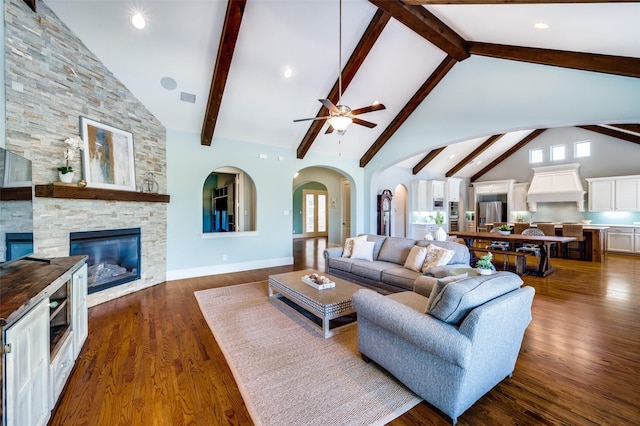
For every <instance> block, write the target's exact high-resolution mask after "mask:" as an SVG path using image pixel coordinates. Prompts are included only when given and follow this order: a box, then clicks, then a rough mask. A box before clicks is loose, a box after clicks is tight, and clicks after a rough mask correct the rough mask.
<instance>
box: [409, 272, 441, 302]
mask: <svg viewBox="0 0 640 426" xmlns="http://www.w3.org/2000/svg"><path fill="white" fill-rule="evenodd" d="M436 284H438V279H437V278H435V277H430V276H428V275H420V276H419V277H418V278H416V280H415V281H414V282H413V291H414V292H416V293H418V294H421V295H423V296H424V297H429V296H431V290H433V286H434V285H436Z"/></svg>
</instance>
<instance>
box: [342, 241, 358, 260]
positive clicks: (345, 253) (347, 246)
mask: <svg viewBox="0 0 640 426" xmlns="http://www.w3.org/2000/svg"><path fill="white" fill-rule="evenodd" d="M353 240H355V238H347V239H346V240H344V248H343V249H342V257H351V251H352V250H353Z"/></svg>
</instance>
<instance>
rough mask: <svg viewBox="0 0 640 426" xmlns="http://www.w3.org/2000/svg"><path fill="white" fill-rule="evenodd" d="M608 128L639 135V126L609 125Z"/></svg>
mask: <svg viewBox="0 0 640 426" xmlns="http://www.w3.org/2000/svg"><path fill="white" fill-rule="evenodd" d="M610 126H611V127H617V128H618V129H622V130H628V131H630V132H634V133H638V134H640V124H610Z"/></svg>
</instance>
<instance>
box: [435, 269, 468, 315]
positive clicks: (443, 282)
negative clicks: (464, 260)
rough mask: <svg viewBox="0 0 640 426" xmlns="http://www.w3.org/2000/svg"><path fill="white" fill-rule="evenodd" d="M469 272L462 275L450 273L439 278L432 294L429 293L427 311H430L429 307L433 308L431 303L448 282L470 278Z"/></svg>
mask: <svg viewBox="0 0 640 426" xmlns="http://www.w3.org/2000/svg"><path fill="white" fill-rule="evenodd" d="M468 277H469V274H468V273H466V272H465V273H464V274H460V275H450V276H448V277H443V278H438V280H437V282H436V284H435V285H434V286H433V288H432V289H431V294H430V295H429V303H427V309H426V310H425V312H426V313H429V309H431V305H432V304H433V302H434V301H435V300H436V298H437V297H438V295H439V294H440V292H441V291H442V290H443V289H444V287H445V286H446V285H447V284H451V283H452V282H456V281H459V280H461V279H463V278H468Z"/></svg>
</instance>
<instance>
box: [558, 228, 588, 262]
mask: <svg viewBox="0 0 640 426" xmlns="http://www.w3.org/2000/svg"><path fill="white" fill-rule="evenodd" d="M562 236H563V237H575V239H576V240H575V241H572V242H570V243H563V244H562V254H563V257H564V258H565V259H566V258H568V257H569V251H577V252H579V254H580V260H585V259H586V258H587V253H586V251H585V242H584V234H583V233H582V225H581V224H579V223H565V224H563V225H562ZM573 243H578V247H569V244H573Z"/></svg>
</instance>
